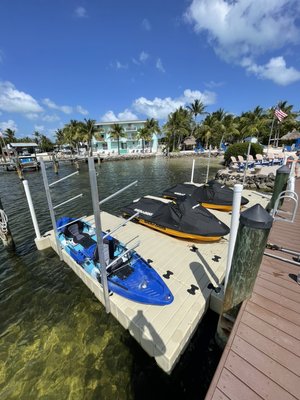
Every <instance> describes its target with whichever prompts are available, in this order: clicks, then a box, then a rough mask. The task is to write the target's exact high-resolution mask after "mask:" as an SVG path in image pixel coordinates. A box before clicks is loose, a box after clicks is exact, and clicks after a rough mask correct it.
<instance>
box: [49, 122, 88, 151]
mask: <svg viewBox="0 0 300 400" xmlns="http://www.w3.org/2000/svg"><path fill="white" fill-rule="evenodd" d="M56 135H59V142H60V143H59V144H69V145H71V146H72V147H77V146H78V142H80V141H84V133H83V123H82V122H81V121H77V120H75V119H71V120H70V122H69V123H68V124H66V125H65V126H64V128H63V129H62V132H61V131H60V130H57V131H56ZM56 137H57V139H58V136H56Z"/></svg>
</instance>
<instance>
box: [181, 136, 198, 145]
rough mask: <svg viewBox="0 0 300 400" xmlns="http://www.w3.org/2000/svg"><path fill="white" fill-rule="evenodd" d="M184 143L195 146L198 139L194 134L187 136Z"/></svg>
mask: <svg viewBox="0 0 300 400" xmlns="http://www.w3.org/2000/svg"><path fill="white" fill-rule="evenodd" d="M183 143H184V144H185V145H186V146H194V145H195V144H196V139H195V138H194V136H190V137H188V138H186V139H185V141H184V142H183Z"/></svg>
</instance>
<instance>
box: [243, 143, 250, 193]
mask: <svg viewBox="0 0 300 400" xmlns="http://www.w3.org/2000/svg"><path fill="white" fill-rule="evenodd" d="M250 150H251V141H250V142H249V144H248V151H247V158H246V165H245V166H244V167H245V169H244V177H243V185H245V180H246V174H247V169H248V160H249V155H250Z"/></svg>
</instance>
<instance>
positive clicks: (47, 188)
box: [39, 157, 63, 261]
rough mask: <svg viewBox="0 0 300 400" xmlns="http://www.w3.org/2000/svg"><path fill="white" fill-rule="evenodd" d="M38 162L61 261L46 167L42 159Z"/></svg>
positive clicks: (60, 256)
mask: <svg viewBox="0 0 300 400" xmlns="http://www.w3.org/2000/svg"><path fill="white" fill-rule="evenodd" d="M39 162H40V165H41V171H42V176H43V181H44V186H45V191H46V197H47V201H48V207H49V212H50V217H51V221H52V227H53V232H54V236H55V243H56V247H57V251H58V255H59V259H60V260H61V261H62V259H63V256H62V252H61V245H60V241H59V239H58V232H57V227H56V219H55V213H54V209H53V204H52V199H51V193H50V189H49V182H48V178H47V173H46V167H45V163H44V160H43V158H42V157H40V158H39Z"/></svg>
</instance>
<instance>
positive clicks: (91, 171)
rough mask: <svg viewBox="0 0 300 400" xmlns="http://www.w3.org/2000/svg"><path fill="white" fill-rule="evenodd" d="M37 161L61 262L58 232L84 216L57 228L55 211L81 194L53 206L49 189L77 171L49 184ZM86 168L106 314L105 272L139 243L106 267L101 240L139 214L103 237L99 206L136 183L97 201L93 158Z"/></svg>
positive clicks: (106, 291) (108, 304)
mask: <svg viewBox="0 0 300 400" xmlns="http://www.w3.org/2000/svg"><path fill="white" fill-rule="evenodd" d="M39 161H40V165H41V171H42V176H43V182H44V187H45V191H46V197H47V202H48V208H49V212H50V217H51V222H52V227H53V231H54V236H55V243H56V247H57V252H58V255H59V258H60V260H61V261H62V260H63V255H62V248H61V243H60V241H59V239H58V234H59V230H60V229H62V228H64V227H65V226H67V225H70V224H72V223H74V222H76V221H80V220H82V219H83V218H85V217H86V216H82V217H80V218H77V219H75V220H73V221H71V222H69V223H67V224H65V225H63V226H61V227H59V228H57V226H56V215H55V210H56V209H57V208H59V207H62V206H63V205H65V204H68V203H69V202H71V201H73V200H77V199H79V198H81V197H82V196H83V194H82V193H80V194H78V195H76V196H74V197H71V198H70V199H68V200H65V201H63V202H62V203H60V204H57V205H53V202H52V197H51V191H50V188H52V187H53V186H55V185H56V184H57V183H60V182H62V181H64V180H66V179H68V178H71V177H73V176H75V175H78V174H79V172H78V171H76V172H73V173H72V174H69V175H67V176H64V177H63V178H61V179H58V180H57V181H54V182H52V183H49V181H48V177H47V173H46V167H45V163H44V160H43V159H42V158H41V157H40V158H39ZM88 167H89V177H90V186H91V197H92V204H93V212H94V222H95V234H96V238H97V248H98V254H99V264H100V265H99V267H98V269H99V271H100V273H101V285H102V288H103V295H104V303H105V309H106V312H107V313H109V312H110V302H109V290H108V283H107V274H108V272H107V270H108V269H109V268H110V267H111V266H112V265H113V264H115V263H116V262H117V261H118V260H119V259H121V258H122V257H124V256H126V255H127V254H128V253H129V252H130V251H132V250H133V249H135V248H136V247H138V246H139V244H140V242H136V243H135V244H133V245H132V246H131V247H130V248H129V249H127V250H125V251H124V252H123V253H122V254H120V255H119V256H118V257H117V258H116V259H115V260H113V261H112V262H111V263H110V264H108V265H106V261H105V257H104V249H103V240H104V239H105V238H106V237H107V236H109V235H111V233H112V232H116V231H118V230H119V229H120V228H122V227H124V226H125V225H126V224H127V223H128V222H129V221H131V220H132V219H134V218H136V217H137V216H138V215H139V213H136V214H134V215H133V216H132V217H131V218H129V219H127V220H126V221H124V222H123V223H122V224H119V225H118V226H117V227H115V228H113V230H111V231H110V232H106V233H105V235H103V233H102V225H101V210H100V205H101V204H103V203H105V202H107V201H109V200H110V199H112V198H113V197H115V196H117V195H119V194H120V193H122V192H124V191H125V190H127V189H129V188H130V187H132V186H133V185H136V184H137V182H138V181H134V182H132V183H131V184H129V185H127V186H125V187H124V188H122V189H120V190H118V191H117V192H115V193H113V194H112V195H110V196H108V197H106V198H105V199H103V200H101V201H99V192H98V184H97V175H96V170H95V162H94V158H93V157H88Z"/></svg>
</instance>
